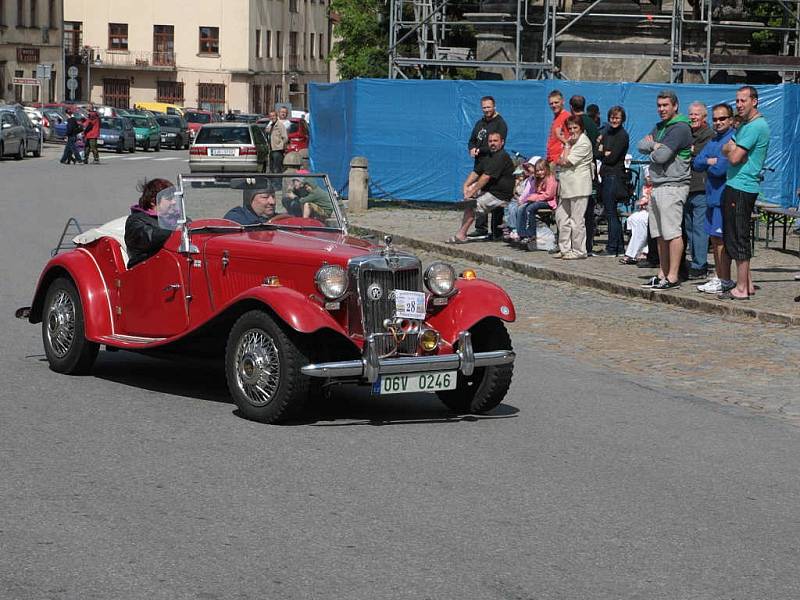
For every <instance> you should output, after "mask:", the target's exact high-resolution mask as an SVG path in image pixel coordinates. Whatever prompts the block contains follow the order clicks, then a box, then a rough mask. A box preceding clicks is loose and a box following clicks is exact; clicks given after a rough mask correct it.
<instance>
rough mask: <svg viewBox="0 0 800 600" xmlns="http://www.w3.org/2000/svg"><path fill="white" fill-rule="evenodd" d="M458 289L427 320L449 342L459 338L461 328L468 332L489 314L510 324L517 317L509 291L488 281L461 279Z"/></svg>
mask: <svg viewBox="0 0 800 600" xmlns="http://www.w3.org/2000/svg"><path fill="white" fill-rule="evenodd" d="M456 289H457V290H458V293H456V294H455V295H453V296H451V297H450V298H449V299H448V303H447V305H446V306H444V307H443V308H441V309H440V310H438V311H437V312H436V313H435V314H434V315H433V316H430V317H428V319H427V322H428V325H430V326H431V327H433V328H434V329H436V330H437V331H438V332H439V335H440V336H441V339H442V340H444V341H446V342H448V343H449V344H454V343H455V342H456V341H457V340H458V333H459V332H460V331H466V330H468V329H470V328H471V327H472V326H473V325H475V324H476V323H478V322H479V321H482V320H483V319H486V318H488V317H497V318H498V319H500V320H502V321H506V322H509V323H510V322H513V321H514V320H516V318H517V313H516V311H515V309H514V304H513V303H512V302H511V298H510V297H509V296H508V294H506V293H505V291H504V290H503V289H502V288H501V287H499V286H497V285H495V284H493V283H491V282H489V281H483V280H480V279H473V280H465V279H459V280H458V281H457V282H456Z"/></svg>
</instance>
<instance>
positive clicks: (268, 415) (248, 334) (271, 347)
mask: <svg viewBox="0 0 800 600" xmlns="http://www.w3.org/2000/svg"><path fill="white" fill-rule="evenodd" d="M294 337H295V336H294V335H293V333H292V332H286V331H284V329H283V328H282V327H281V325H279V324H277V323H276V322H275V321H274V320H273V319H272V317H270V315H268V314H267V313H266V312H265V311H263V310H251V311H250V312H246V313H245V314H243V315H242V316H241V317H239V319H238V320H237V321H236V323H234V325H233V327H232V328H231V332H230V334H229V335H228V343H227V344H226V346H225V377H226V379H227V381H228V390H230V393H231V396H232V397H233V400H234V402H235V403H236V406H237V407H238V408H239V410H240V411H241V413H242V416H243V417H245V418H247V419H251V420H253V421H259V422H261V423H277V422H279V421H282V420H286V419H288V418H291V417H293V416H295V415H297V414H298V413H299V412H300V410H301V409H302V408H303V405H304V404H305V402H306V400H307V399H308V393H309V389H310V385H311V382H310V379H311V378H310V377H307V376H305V375H303V374H302V373H300V368H301V367H302V366H304V365H306V364H308V363H309V362H311V361H309V359H308V355H307V353H306V352H305V351H304V350H303V348H302V347H301V346H300V345H299V344H298V343H297V342H296V341H295V340H294V339H293V338H294ZM259 362H260V363H261V364H262V365H263V364H265V365H266V366H268V367H269V369H265V368H263V367H261V366H259ZM265 388H266V389H265Z"/></svg>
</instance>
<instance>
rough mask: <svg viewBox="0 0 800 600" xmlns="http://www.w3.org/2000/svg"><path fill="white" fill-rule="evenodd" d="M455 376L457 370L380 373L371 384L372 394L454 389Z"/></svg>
mask: <svg viewBox="0 0 800 600" xmlns="http://www.w3.org/2000/svg"><path fill="white" fill-rule="evenodd" d="M457 376H458V372H457V371H437V372H435V373H403V374H402V375H381V376H380V377H379V378H378V381H376V382H375V383H373V384H372V392H373V393H374V394H408V393H412V392H439V391H441V390H454V389H456V379H457Z"/></svg>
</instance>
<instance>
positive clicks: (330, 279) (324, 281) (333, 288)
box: [314, 265, 347, 300]
mask: <svg viewBox="0 0 800 600" xmlns="http://www.w3.org/2000/svg"><path fill="white" fill-rule="evenodd" d="M314 282H315V283H316V284H317V289H318V290H319V292H320V293H321V294H322V295H323V296H325V297H326V298H327V299H328V300H336V299H337V298H341V297H342V296H344V294H345V292H346V291H347V272H346V271H345V270H344V269H343V268H342V267H340V266H339V265H323V266H321V267H320V268H319V271H317V274H316V275H315V276H314Z"/></svg>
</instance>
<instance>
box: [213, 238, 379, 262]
mask: <svg viewBox="0 0 800 600" xmlns="http://www.w3.org/2000/svg"><path fill="white" fill-rule="evenodd" d="M377 249H378V248H377V247H376V246H374V245H373V244H370V243H369V242H367V241H364V240H362V239H359V238H356V237H352V236H345V235H342V234H341V233H338V232H328V231H309V230H285V229H277V230H259V231H248V232H242V233H228V234H223V235H215V236H213V237H212V238H210V239H209V240H208V242H207V243H206V244H205V248H204V252H205V254H206V255H207V256H209V255H210V256H216V255H220V256H221V255H222V253H223V252H225V251H227V252H228V253H229V255H230V256H231V257H237V258H240V259H245V260H248V259H249V260H264V259H271V260H277V261H280V262H282V263H292V264H298V265H309V266H316V265H319V264H321V263H323V262H327V263H331V264H340V265H342V266H345V265H346V264H347V261H348V260H350V259H351V258H353V257H355V256H361V255H364V254H369V253H371V252H375V251H376V250H377Z"/></svg>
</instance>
